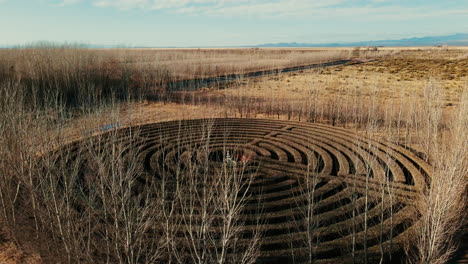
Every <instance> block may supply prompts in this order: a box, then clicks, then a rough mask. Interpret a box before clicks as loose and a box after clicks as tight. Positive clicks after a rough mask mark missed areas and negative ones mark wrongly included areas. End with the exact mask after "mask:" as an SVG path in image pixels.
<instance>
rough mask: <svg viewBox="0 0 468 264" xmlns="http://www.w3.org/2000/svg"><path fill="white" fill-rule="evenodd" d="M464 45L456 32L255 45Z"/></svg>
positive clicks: (466, 36)
mask: <svg viewBox="0 0 468 264" xmlns="http://www.w3.org/2000/svg"><path fill="white" fill-rule="evenodd" d="M444 44H447V45H451V46H466V45H468V34H464V33H458V34H454V35H447V36H430V37H420V38H404V39H398V40H373V41H359V42H336V43H297V42H291V43H270V44H262V45H256V46H255V47H258V48H267V47H268V48H280V47H356V46H361V47H362V46H386V47H397V46H403V47H411V46H413V47H414V46H434V45H444Z"/></svg>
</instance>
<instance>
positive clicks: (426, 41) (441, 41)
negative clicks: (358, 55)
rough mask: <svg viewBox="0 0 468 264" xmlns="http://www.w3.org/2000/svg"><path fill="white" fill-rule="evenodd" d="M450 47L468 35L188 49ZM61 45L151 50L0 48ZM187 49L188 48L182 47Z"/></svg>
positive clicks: (464, 42) (43, 43) (467, 43)
mask: <svg viewBox="0 0 468 264" xmlns="http://www.w3.org/2000/svg"><path fill="white" fill-rule="evenodd" d="M0 1H1V0H0ZM445 44H446V45H450V46H468V34H466V33H458V34H453V35H447V36H428V37H419V38H404V39H398V40H371V41H359V42H332V43H297V42H289V43H269V44H261V45H253V46H223V47H221V46H217V47H214V46H204V47H198V46H197V47H190V48H242V47H247V48H252V47H256V48H282V47H291V48H293V47H298V48H299V47H357V46H359V47H365V46H376V47H380V46H385V47H414V46H435V45H445ZM61 45H66V46H68V45H72V46H75V47H83V48H84V47H86V48H92V49H104V48H153V47H151V46H141V47H140V46H130V45H100V44H79V43H78V44H66V43H65V44H60V43H58V44H56V43H53V42H47V41H41V42H37V43H33V44H30V45H23V46H21V45H1V44H0V49H1V48H21V47H23V48H24V47H41V46H46V47H50V46H61ZM154 48H182V47H172V46H171V47H154ZM183 48H188V47H183Z"/></svg>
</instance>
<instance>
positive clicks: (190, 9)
mask: <svg viewBox="0 0 468 264" xmlns="http://www.w3.org/2000/svg"><path fill="white" fill-rule="evenodd" d="M1 1H6V0H0V2H1ZM80 1H87V2H89V3H91V4H92V5H94V6H97V7H103V8H105V7H107V8H116V9H121V10H129V9H144V10H163V11H165V12H170V13H179V14H186V15H202V16H220V17H221V16H229V17H270V18H276V17H291V18H294V17H307V18H309V19H324V18H333V17H339V18H349V19H355V20H370V21H371V20H381V19H395V20H398V19H412V18H420V17H437V16H439V17H440V16H443V15H466V14H467V10H464V9H457V10H453V9H452V10H451V9H446V10H444V9H443V10H441V9H435V8H431V7H430V6H429V5H428V6H426V7H424V6H423V7H420V8H415V7H405V6H398V5H392V3H391V2H392V1H389V0H367V1H366V2H364V3H361V5H356V2H355V1H354V0H326V1H325V0H61V2H62V4H63V5H66V4H74V3H76V2H80ZM353 3H354V4H353ZM343 4H346V5H343ZM382 4H384V6H382Z"/></svg>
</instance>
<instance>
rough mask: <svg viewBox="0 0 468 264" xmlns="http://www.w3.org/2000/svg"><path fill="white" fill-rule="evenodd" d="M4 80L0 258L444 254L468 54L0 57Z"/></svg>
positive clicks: (466, 104)
mask: <svg viewBox="0 0 468 264" xmlns="http://www.w3.org/2000/svg"><path fill="white" fill-rule="evenodd" d="M337 60H350V62H349V63H346V64H343V65H337V66H330V67H318V68H314V69H304V70H298V71H292V72H288V73H281V72H279V73H278V74H274V75H266V76H257V77H248V78H244V77H242V76H238V78H236V79H235V80H234V81H231V82H228V83H224V82H223V83H217V84H210V85H208V86H206V87H200V88H198V89H196V90H186V91H171V90H170V86H169V84H170V83H171V82H174V81H180V80H191V79H198V78H206V77H215V76H222V75H226V74H233V73H235V74H245V73H250V72H256V71H263V70H271V69H283V68H287V67H292V66H300V65H310V64H318V63H324V62H329V61H337ZM0 78H1V79H0V88H1V89H0V97H1V98H2V99H1V101H0V102H1V103H0V109H1V118H2V119H1V120H2V121H1V124H0V135H1V141H0V143H1V145H2V146H4V147H2V150H1V151H0V155H1V156H2V157H3V159H2V161H1V162H0V172H1V176H0V200H1V203H0V209H1V214H0V215H1V217H0V223H1V224H2V227H3V231H2V232H0V262H1V261H3V262H2V263H67V262H69V263H105V262H108V263H109V262H110V263H155V262H162V263H166V262H171V261H172V262H176V263H188V262H190V263H215V262H217V263H294V262H297V263H310V262H315V263H336V262H337V261H338V262H340V263H379V262H380V261H382V262H383V263H451V262H450V261H455V260H451V259H452V258H453V256H454V252H455V251H456V250H457V246H458V242H459V241H460V237H462V236H463V231H462V230H463V229H464V228H465V226H466V205H467V204H466V202H467V200H466V197H467V195H466V192H467V188H468V185H467V184H468V181H467V177H466V176H467V175H468V174H467V173H468V155H467V154H466V149H468V138H467V137H466V134H467V132H468V120H467V118H468V94H467V85H468V49H467V48H466V47H448V48H446V47H443V48H435V47H430V48H426V47H417V48H392V49H390V48H379V51H375V50H372V49H365V48H361V49H359V50H358V49H356V48H346V49H345V48H337V49H333V48H329V49H315V48H314V49H305V48H304V49H168V50H164V49H127V50H125V49H122V50H81V49H70V48H45V49H44V48H42V49H26V50H0ZM181 120H192V121H181ZM166 121H170V122H166ZM160 122H166V123H160ZM107 125H108V126H107ZM103 126H104V127H103ZM228 153H229V154H228ZM228 157H229V158H228ZM231 157H232V159H231ZM233 164H234V165H233ZM213 176H215V177H213ZM175 186H178V187H175ZM462 250H463V248H462ZM402 256H404V257H402Z"/></svg>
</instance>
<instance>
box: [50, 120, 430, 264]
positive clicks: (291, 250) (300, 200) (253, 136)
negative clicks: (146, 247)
mask: <svg viewBox="0 0 468 264" xmlns="http://www.w3.org/2000/svg"><path fill="white" fill-rule="evenodd" d="M130 131H138V133H137V134H138V136H137V137H130V136H129V132H130ZM109 133H113V132H109ZM117 135H118V140H119V141H121V142H124V143H125V144H126V145H127V146H128V149H137V150H138V162H139V163H141V166H142V167H143V169H144V174H145V177H149V178H152V179H159V178H160V177H161V174H162V173H164V174H165V175H175V174H177V173H180V170H181V169H182V170H183V169H184V166H188V165H187V164H186V163H187V162H189V161H190V160H193V159H196V158H197V155H200V154H197V153H199V152H200V149H201V148H202V147H203V148H204V149H207V150H208V155H207V157H208V159H209V160H210V162H211V163H213V164H217V163H223V162H226V155H227V152H228V151H229V153H230V154H229V155H230V156H232V157H233V162H232V163H235V165H232V166H239V165H240V164H243V166H249V168H251V170H250V171H248V172H247V173H254V174H255V176H254V177H255V178H254V181H253V183H252V185H251V186H250V189H249V190H248V193H249V197H248V199H247V202H246V204H245V207H244V208H243V210H242V213H241V218H242V220H243V221H242V225H243V227H242V232H243V234H242V235H241V238H240V241H239V243H249V241H250V239H251V236H252V232H253V231H254V230H257V229H259V230H260V231H261V234H262V240H261V247H260V258H259V259H260V261H262V260H263V261H264V262H265V263H267V262H268V263H276V262H277V263H280V262H281V263H283V262H289V261H292V260H293V259H294V260H295V261H296V262H297V261H299V262H301V261H303V260H305V259H306V256H307V254H308V252H309V248H308V247H307V246H306V244H305V243H304V240H305V237H306V236H307V232H308V231H307V230H309V228H308V227H307V226H305V222H306V221H304V211H305V210H307V208H308V207H307V201H306V198H305V196H306V195H307V194H309V193H310V192H311V191H312V190H307V189H306V188H305V187H304V182H305V180H306V177H315V179H316V180H317V181H316V182H315V183H316V184H315V185H314V188H313V192H314V193H313V197H314V201H315V202H316V203H315V206H314V208H313V215H314V217H315V218H316V223H317V224H316V226H315V227H314V230H313V232H314V233H313V234H314V237H315V241H316V247H315V248H314V249H313V252H314V256H315V257H314V258H315V259H316V260H317V263H329V262H330V263H336V261H344V262H346V261H345V260H349V259H350V258H351V254H352V253H351V252H352V248H354V249H355V254H354V255H355V256H362V255H363V254H364V248H365V247H367V248H368V251H367V254H368V258H370V259H372V258H379V257H380V254H381V247H380V245H383V247H382V248H383V249H384V251H385V255H386V257H388V256H389V253H390V252H391V253H393V254H397V253H398V252H400V253H401V252H403V243H404V242H405V241H406V240H407V238H408V235H410V234H411V233H412V229H413V226H414V223H415V222H416V221H417V210H416V208H415V205H414V204H415V201H416V199H417V198H418V196H419V194H420V193H421V192H422V190H423V189H424V188H425V186H426V182H427V179H428V173H429V171H430V167H429V165H428V164H427V163H425V162H424V161H423V160H422V159H421V158H419V157H418V156H417V155H415V154H414V153H413V152H411V151H409V150H407V149H405V148H403V147H401V146H398V145H395V144H392V143H389V142H383V141H382V142H379V141H375V140H370V139H366V138H365V137H362V136H359V135H357V134H354V133H352V132H350V131H349V130H346V129H342V128H336V127H331V126H327V125H320V124H308V123H300V122H290V121H276V120H263V119H236V118H227V119H199V120H182V121H172V122H163V123H154V124H146V125H141V126H137V127H132V128H124V129H120V130H118V131H117ZM105 136H106V135H104V137H103V136H102V135H101V136H100V137H103V138H104V142H105ZM79 144H80V142H76V143H74V144H71V145H69V146H67V147H66V149H68V150H70V149H77V148H78V146H79ZM104 145H105V144H104ZM64 149H65V148H64ZM58 154H60V151H59V152H58ZM244 159H245V160H244ZM366 176H368V177H366ZM141 182H145V181H144V180H143V181H141ZM259 208H261V209H259ZM366 208H367V210H366ZM365 214H366V215H367V217H365ZM259 216H260V218H261V221H260V224H259V222H258V221H257V220H258V218H259ZM258 225H259V226H258ZM365 227H366V228H367V234H365V232H364V231H365ZM353 240H354V241H355V242H354V246H352V245H353V242H352V241H353Z"/></svg>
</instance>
